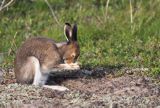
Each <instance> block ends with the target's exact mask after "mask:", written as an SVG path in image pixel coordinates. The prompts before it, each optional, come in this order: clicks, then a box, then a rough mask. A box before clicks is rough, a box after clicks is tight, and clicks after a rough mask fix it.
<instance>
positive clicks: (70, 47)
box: [63, 23, 80, 64]
mask: <svg viewBox="0 0 160 108" xmlns="http://www.w3.org/2000/svg"><path fill="white" fill-rule="evenodd" d="M64 33H65V36H66V38H67V44H66V46H65V51H64V54H63V61H64V62H65V63H68V64H70V63H75V62H76V61H77V58H78V56H79V54H80V48H79V44H78V41H77V25H76V24H75V25H74V26H73V27H72V26H71V25H70V24H69V23H66V24H65V26H64Z"/></svg>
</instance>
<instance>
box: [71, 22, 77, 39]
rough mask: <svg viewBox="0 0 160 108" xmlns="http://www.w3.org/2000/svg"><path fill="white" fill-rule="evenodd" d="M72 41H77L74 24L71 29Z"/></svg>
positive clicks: (75, 25)
mask: <svg viewBox="0 0 160 108" xmlns="http://www.w3.org/2000/svg"><path fill="white" fill-rule="evenodd" d="M72 40H73V41H77V24H74V26H73V29H72Z"/></svg>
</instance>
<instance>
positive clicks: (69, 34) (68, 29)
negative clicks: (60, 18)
mask: <svg viewBox="0 0 160 108" xmlns="http://www.w3.org/2000/svg"><path fill="white" fill-rule="evenodd" d="M64 35H65V36H66V39H67V41H71V40H72V27H71V25H70V24H69V23H65V26H64Z"/></svg>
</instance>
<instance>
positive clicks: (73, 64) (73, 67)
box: [69, 63, 80, 70]
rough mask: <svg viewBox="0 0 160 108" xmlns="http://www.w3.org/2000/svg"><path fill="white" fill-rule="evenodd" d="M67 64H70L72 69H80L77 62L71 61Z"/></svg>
mask: <svg viewBox="0 0 160 108" xmlns="http://www.w3.org/2000/svg"><path fill="white" fill-rule="evenodd" d="M69 65H70V66H71V69H72V70H78V69H80V66H79V65H78V63H71V64H69Z"/></svg>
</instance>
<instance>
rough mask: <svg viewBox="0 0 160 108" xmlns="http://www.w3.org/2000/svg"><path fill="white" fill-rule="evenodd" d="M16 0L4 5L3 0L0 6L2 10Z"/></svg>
mask: <svg viewBox="0 0 160 108" xmlns="http://www.w3.org/2000/svg"><path fill="white" fill-rule="evenodd" d="M13 1H14V0H10V1H9V2H8V3H7V4H5V5H4V3H5V0H3V1H2V4H1V6H0V11H2V10H3V9H4V8H7V7H8V6H9V5H10V4H11V3H12V2H13Z"/></svg>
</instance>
